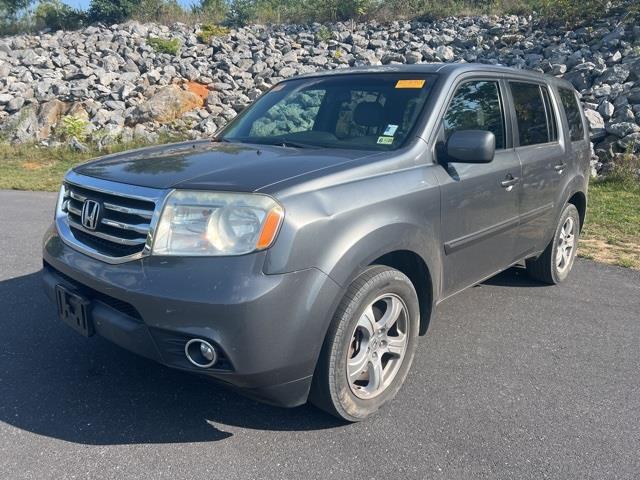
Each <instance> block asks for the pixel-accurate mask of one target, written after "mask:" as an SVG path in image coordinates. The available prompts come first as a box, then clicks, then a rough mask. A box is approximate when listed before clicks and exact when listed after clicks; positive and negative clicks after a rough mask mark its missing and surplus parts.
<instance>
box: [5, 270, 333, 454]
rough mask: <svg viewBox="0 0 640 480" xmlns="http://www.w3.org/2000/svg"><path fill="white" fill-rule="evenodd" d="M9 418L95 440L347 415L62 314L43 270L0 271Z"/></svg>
mask: <svg viewBox="0 0 640 480" xmlns="http://www.w3.org/2000/svg"><path fill="white" fill-rule="evenodd" d="M0 308H1V310H0V332H1V333H0V421H2V422H5V423H6V424H9V425H12V426H14V427H16V428H19V429H22V430H26V431H30V432H33V433H36V434H38V435H44V436H48V437H53V438H59V439H62V440H66V441H69V442H75V443H81V444H89V445H116V444H135V443H178V442H179V443H183V442H211V441H218V440H224V439H226V438H228V437H230V436H232V435H233V434H232V433H231V432H228V431H226V430H225V429H226V428H227V427H234V426H236V427H242V428H249V429H260V430H280V431H299V430H318V429H326V428H334V427H339V426H343V425H344V423H342V422H340V421H339V420H337V419H335V418H333V417H331V416H329V415H327V414H325V413H324V412H321V411H320V410H317V409H315V408H314V407H311V406H303V407H298V408H295V409H282V408H277V407H271V406H268V405H263V404H260V403H257V402H254V401H252V400H249V399H247V398H245V397H242V396H240V395H239V394H237V393H234V392H231V391H229V390H227V389H224V388H222V387H219V386H217V385H215V384H213V383H212V382H210V381H208V380H206V379H204V378H202V377H199V376H196V375H189V374H185V373H182V372H177V371H173V370H171V369H169V368H166V367H163V366H161V365H158V364H156V363H154V362H151V361H148V360H146V359H143V358H141V357H138V356H135V355H133V354H131V353H129V352H127V351H125V350H122V349H120V348H119V347H117V346H115V345H113V344H111V343H109V342H107V341H106V340H103V339H101V338H99V337H92V338H89V339H86V338H84V337H81V336H80V335H78V334H77V333H75V332H74V331H73V330H71V329H70V328H69V327H67V326H65V325H64V324H63V323H61V322H60V321H59V320H58V319H57V318H56V314H55V308H54V307H53V306H52V305H51V304H50V303H49V301H48V300H47V298H46V297H45V295H44V293H43V292H42V288H41V284H40V273H39V272H37V273H33V274H29V275H25V276H22V277H18V278H13V279H9V280H4V281H0Z"/></svg>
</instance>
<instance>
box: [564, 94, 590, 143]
mask: <svg viewBox="0 0 640 480" xmlns="http://www.w3.org/2000/svg"><path fill="white" fill-rule="evenodd" d="M558 92H559V93H560V101H561V102H562V106H563V107H564V112H565V113H566V115H567V123H568V124H569V133H570V135H571V141H574V142H575V141H576V140H583V139H584V125H583V124H582V115H581V114H580V107H579V105H578V98H577V97H576V95H575V93H573V92H572V91H571V90H568V89H566V88H560V89H558Z"/></svg>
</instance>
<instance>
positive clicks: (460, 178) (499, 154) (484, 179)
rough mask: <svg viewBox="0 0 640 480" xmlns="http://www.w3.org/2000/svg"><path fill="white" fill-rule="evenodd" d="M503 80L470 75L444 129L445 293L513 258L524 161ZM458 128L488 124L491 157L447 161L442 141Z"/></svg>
mask: <svg viewBox="0 0 640 480" xmlns="http://www.w3.org/2000/svg"><path fill="white" fill-rule="evenodd" d="M503 88H504V85H503V84H502V83H501V82H500V81H498V80H497V79H473V80H465V81H463V83H461V84H460V85H458V86H457V88H456V90H455V93H454V95H453V96H452V98H451V101H450V102H449V106H448V108H447V110H446V113H445V115H444V118H443V120H442V124H441V127H440V132H439V142H438V145H439V148H437V149H436V150H439V152H438V160H439V162H440V167H439V168H438V177H439V181H440V184H441V195H442V203H441V204H442V216H441V218H442V239H443V245H442V248H443V267H444V268H443V272H444V273H443V279H442V285H443V292H442V293H443V296H444V297H446V296H449V295H452V294H453V293H456V292H457V291H459V290H461V289H463V288H465V287H467V286H469V285H472V284H474V283H477V282H479V281H481V280H483V279H484V278H486V277H487V276H490V275H492V274H493V273H496V272H498V271H500V270H502V269H504V268H506V267H508V266H509V265H510V264H511V263H513V261H514V259H515V251H516V245H515V244H516V240H517V234H518V221H519V192H520V188H521V184H520V178H521V177H522V174H521V166H520V161H519V159H518V157H517V155H516V154H515V151H514V149H513V148H512V145H511V140H510V136H511V135H510V126H509V122H507V121H506V119H505V109H504V102H503V98H504V96H503ZM456 130H488V131H490V132H492V133H493V134H494V135H495V137H496V155H495V158H494V160H493V161H492V162H490V163H485V164H470V163H459V162H445V161H443V158H442V157H443V155H442V153H441V151H442V150H441V149H442V146H443V145H444V144H445V143H446V141H447V139H448V137H449V136H450V135H451V133H453V132H454V131H456Z"/></svg>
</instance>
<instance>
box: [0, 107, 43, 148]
mask: <svg viewBox="0 0 640 480" xmlns="http://www.w3.org/2000/svg"><path fill="white" fill-rule="evenodd" d="M37 133H38V116H37V113H36V107H35V106H34V105H29V106H26V107H24V108H23V109H22V110H20V111H19V112H17V113H14V114H13V115H11V116H10V117H9V118H8V119H7V121H5V122H4V123H3V125H2V128H1V129H0V134H1V136H2V137H4V138H6V139H8V140H10V141H12V142H17V143H28V142H33V141H35V140H36V135H37Z"/></svg>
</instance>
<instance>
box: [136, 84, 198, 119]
mask: <svg viewBox="0 0 640 480" xmlns="http://www.w3.org/2000/svg"><path fill="white" fill-rule="evenodd" d="M203 105H204V99H203V98H202V97H201V96H199V95H197V94H195V93H193V92H190V91H187V90H183V89H182V88H180V87H178V86H176V85H169V86H167V87H164V88H161V89H160V90H158V92H157V93H156V94H155V95H153V96H152V97H151V98H149V99H148V100H146V101H145V102H143V103H141V104H140V105H138V106H137V107H136V108H135V109H134V110H133V111H132V112H131V114H130V115H129V117H128V118H127V124H129V125H136V124H138V123H146V122H158V123H168V122H171V121H173V120H175V119H177V118H180V117H181V116H182V115H184V114H185V113H187V112H189V111H191V110H193V109H195V108H200V107H202V106H203Z"/></svg>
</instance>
